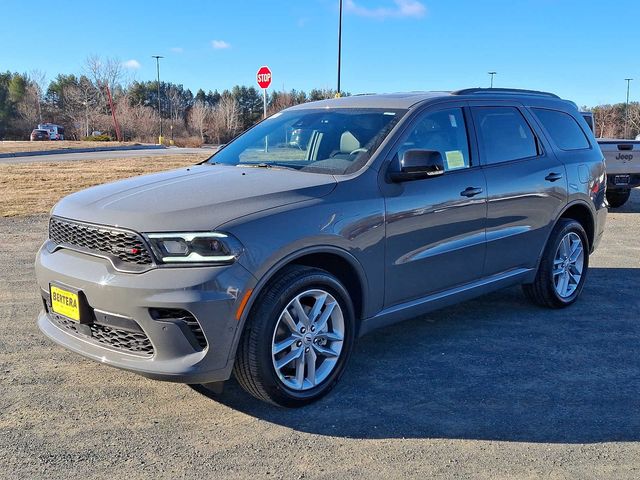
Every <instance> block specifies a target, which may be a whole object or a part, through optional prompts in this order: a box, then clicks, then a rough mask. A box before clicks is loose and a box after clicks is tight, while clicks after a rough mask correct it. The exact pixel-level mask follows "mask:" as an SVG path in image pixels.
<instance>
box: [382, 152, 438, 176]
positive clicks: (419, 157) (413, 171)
mask: <svg viewBox="0 0 640 480" xmlns="http://www.w3.org/2000/svg"><path fill="white" fill-rule="evenodd" d="M443 173H444V161H443V160H442V155H440V152H437V151H435V150H407V151H406V152H404V154H403V155H402V158H398V156H397V155H396V157H395V158H394V159H393V160H392V161H391V165H390V166H389V178H390V179H391V180H392V181H393V182H406V181H409V180H421V179H423V178H431V177H437V176H439V175H442V174H443Z"/></svg>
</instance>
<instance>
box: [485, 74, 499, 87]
mask: <svg viewBox="0 0 640 480" xmlns="http://www.w3.org/2000/svg"><path fill="white" fill-rule="evenodd" d="M487 73H488V74H489V75H490V76H491V84H490V86H489V88H493V76H494V75H495V74H496V73H498V72H487Z"/></svg>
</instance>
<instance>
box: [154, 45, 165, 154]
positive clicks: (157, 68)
mask: <svg viewBox="0 0 640 480" xmlns="http://www.w3.org/2000/svg"><path fill="white" fill-rule="evenodd" d="M151 58H155V59H156V70H157V72H158V116H159V117H160V136H159V137H158V143H162V108H161V106H160V59H161V58H164V57H163V56H161V55H151Z"/></svg>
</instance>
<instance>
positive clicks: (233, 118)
mask: <svg viewBox="0 0 640 480" xmlns="http://www.w3.org/2000/svg"><path fill="white" fill-rule="evenodd" d="M210 125H211V126H210V131H211V134H212V137H214V138H215V139H216V142H217V143H224V142H227V141H229V140H230V139H231V138H233V137H235V136H236V134H237V133H238V132H239V131H240V107H239V106H238V102H237V100H236V99H235V98H234V97H232V96H231V95H223V96H222V97H221V98H220V101H219V102H218V104H217V105H216V106H215V108H214V109H213V112H212V115H211V122H210Z"/></svg>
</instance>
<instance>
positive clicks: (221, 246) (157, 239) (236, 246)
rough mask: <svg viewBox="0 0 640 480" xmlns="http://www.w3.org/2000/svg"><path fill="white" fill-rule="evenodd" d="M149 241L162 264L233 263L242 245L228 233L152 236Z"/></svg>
mask: <svg viewBox="0 0 640 480" xmlns="http://www.w3.org/2000/svg"><path fill="white" fill-rule="evenodd" d="M146 237H147V238H148V239H149V243H150V244H151V247H152V248H153V252H154V253H155V255H156V257H157V258H158V260H160V261H161V262H162V263H208V264H227V263H232V262H234V261H235V259H236V258H237V257H238V255H240V253H241V252H242V245H241V244H240V242H239V241H238V240H237V239H236V238H235V237H233V236H231V235H229V234H228V233H220V232H187V233H148V234H147V235H146Z"/></svg>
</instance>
